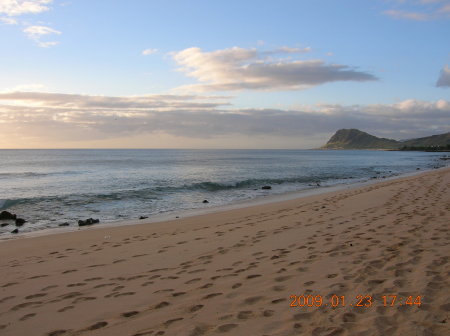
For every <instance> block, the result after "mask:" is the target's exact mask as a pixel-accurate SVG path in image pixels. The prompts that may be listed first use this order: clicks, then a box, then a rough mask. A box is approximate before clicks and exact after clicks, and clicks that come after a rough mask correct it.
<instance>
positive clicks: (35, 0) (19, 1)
mask: <svg viewBox="0 0 450 336" xmlns="http://www.w3.org/2000/svg"><path fill="white" fill-rule="evenodd" d="M52 2H53V0H0V13H2V14H6V15H8V16H18V15H23V14H38V13H42V12H45V11H47V10H49V6H48V5H49V4H51V3H52Z"/></svg>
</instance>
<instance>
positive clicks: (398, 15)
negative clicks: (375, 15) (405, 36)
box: [384, 9, 430, 21]
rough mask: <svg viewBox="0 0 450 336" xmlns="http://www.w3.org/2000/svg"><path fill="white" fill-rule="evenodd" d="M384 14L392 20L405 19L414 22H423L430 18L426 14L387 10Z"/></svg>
mask: <svg viewBox="0 0 450 336" xmlns="http://www.w3.org/2000/svg"><path fill="white" fill-rule="evenodd" d="M384 14H386V15H388V16H390V17H393V18H394V19H407V20H414V21H425V20H428V19H429V18H430V16H429V14H427V13H420V12H408V11H403V10H393V9H392V10H387V11H385V12H384Z"/></svg>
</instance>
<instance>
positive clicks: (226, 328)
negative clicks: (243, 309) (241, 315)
mask: <svg viewBox="0 0 450 336" xmlns="http://www.w3.org/2000/svg"><path fill="white" fill-rule="evenodd" d="M237 326H238V325H237V324H234V323H228V324H223V325H221V326H219V327H217V330H218V331H219V332H222V333H225V332H229V331H231V330H233V329H234V328H236V327H237Z"/></svg>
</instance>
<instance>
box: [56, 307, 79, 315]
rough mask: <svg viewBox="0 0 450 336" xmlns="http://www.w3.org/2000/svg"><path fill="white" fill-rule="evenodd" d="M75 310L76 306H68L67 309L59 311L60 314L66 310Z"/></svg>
mask: <svg viewBox="0 0 450 336" xmlns="http://www.w3.org/2000/svg"><path fill="white" fill-rule="evenodd" d="M73 308H75V306H66V307H64V308H61V309H59V310H58V313H63V312H65V311H66V310H70V309H73Z"/></svg>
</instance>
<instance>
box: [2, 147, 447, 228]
mask: <svg viewBox="0 0 450 336" xmlns="http://www.w3.org/2000/svg"><path fill="white" fill-rule="evenodd" d="M441 156H442V154H440V153H425V152H395V151H391V152H390V151H365V150H357V151H320V150H154V149H152V150H134V149H123V150H122V149H120V150H99V149H91V150H0V209H7V210H8V211H10V212H14V213H16V214H17V215H18V216H20V217H22V218H25V219H26V220H27V221H28V223H26V225H25V226H24V227H23V228H22V229H21V231H22V232H26V231H33V230H40V229H43V228H49V227H58V225H59V224H61V223H64V222H68V223H69V224H70V225H71V226H76V225H77V224H76V223H77V221H78V219H85V218H89V217H93V218H99V219H100V221H101V222H108V221H117V220H127V219H136V218H138V217H139V216H152V215H156V214H161V213H166V212H172V211H180V210H187V209H200V208H205V207H210V206H217V205H225V204H229V203H233V202H237V201H239V200H248V199H253V198H257V197H261V196H264V195H272V194H279V193H285V192H290V191H298V190H303V189H307V188H311V187H317V185H318V184H319V185H320V186H331V185H335V184H340V183H354V182H360V181H365V180H368V179H370V178H373V177H378V178H381V177H383V176H386V177H389V176H394V175H399V174H403V173H407V172H412V171H416V169H417V168H420V169H421V170H424V169H431V168H433V167H441V166H444V165H445V164H446V162H448V161H443V160H439V157H441ZM264 185H270V186H271V187H272V189H271V190H262V189H261V187H262V186H264ZM205 199H207V200H208V201H209V203H207V204H204V203H203V200H205ZM11 230H12V226H11V225H9V226H7V227H4V228H0V234H7V235H9V234H10V231H11Z"/></svg>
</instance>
